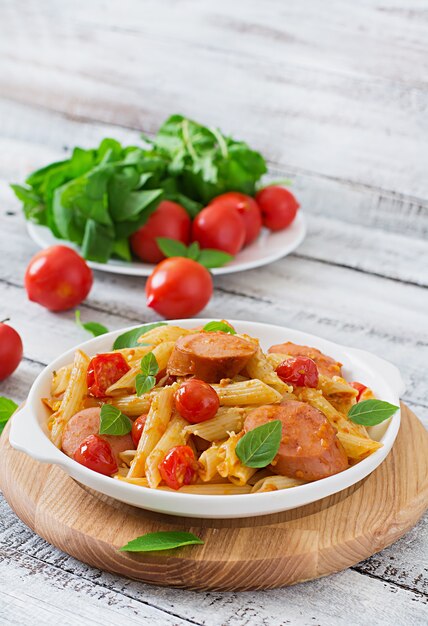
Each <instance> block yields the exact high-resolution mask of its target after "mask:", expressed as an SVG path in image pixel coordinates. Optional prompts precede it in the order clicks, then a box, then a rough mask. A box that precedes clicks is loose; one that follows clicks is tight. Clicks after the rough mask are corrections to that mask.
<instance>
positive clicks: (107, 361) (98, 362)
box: [86, 353, 131, 398]
mask: <svg viewBox="0 0 428 626" xmlns="http://www.w3.org/2000/svg"><path fill="white" fill-rule="evenodd" d="M130 369H131V368H130V367H129V365H128V363H127V362H126V361H125V359H124V357H123V356H122V354H119V353H117V354H97V356H94V358H93V359H91V361H90V363H89V366H88V373H87V375H86V381H87V385H88V393H89V395H91V396H95V398H102V397H103V396H105V394H106V391H107V389H108V388H109V387H110V386H111V385H113V384H114V383H116V382H117V381H118V380H119V378H122V376H123V375H124V374H126V372H127V371H129V370H130Z"/></svg>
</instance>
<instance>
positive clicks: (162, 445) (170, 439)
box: [145, 417, 190, 489]
mask: <svg viewBox="0 0 428 626" xmlns="http://www.w3.org/2000/svg"><path fill="white" fill-rule="evenodd" d="M186 424H187V422H186V420H184V419H183V418H182V417H174V418H173V419H172V420H171V421H170V423H169V424H168V426H167V429H166V430H165V432H164V434H163V435H162V437H161V438H160V439H159V441H158V443H157V444H156V445H155V447H154V448H153V450H152V451H151V452H150V454H149V456H148V457H147V460H146V468H145V469H146V478H147V480H148V483H149V487H152V489H155V488H156V487H157V486H158V485H159V483H160V482H161V481H162V477H161V475H160V472H159V464H160V463H161V462H162V461H163V459H164V458H165V456H166V455H167V454H168V452H169V451H170V450H171V448H174V446H184V445H186V443H187V439H188V438H189V436H190V435H189V433H187V432H186V431H185V426H186Z"/></svg>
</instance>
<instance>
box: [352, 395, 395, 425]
mask: <svg viewBox="0 0 428 626" xmlns="http://www.w3.org/2000/svg"><path fill="white" fill-rule="evenodd" d="M398 409H399V407H398V406H395V405H394V404H390V403H389V402H385V401H384V400H362V401H361V402H357V404H354V405H353V406H352V407H351V408H350V409H349V412H348V417H349V419H350V420H351V422H355V424H362V425H363V426H376V424H380V423H381V422H384V421H385V420H387V419H389V418H390V417H391V416H392V415H394V413H396V412H397V411H398Z"/></svg>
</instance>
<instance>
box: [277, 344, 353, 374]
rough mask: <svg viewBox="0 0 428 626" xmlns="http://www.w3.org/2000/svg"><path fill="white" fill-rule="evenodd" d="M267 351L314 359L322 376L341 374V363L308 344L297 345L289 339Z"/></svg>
mask: <svg viewBox="0 0 428 626" xmlns="http://www.w3.org/2000/svg"><path fill="white" fill-rule="evenodd" d="M268 352H276V353H277V354H288V355H289V356H307V357H309V358H310V359H312V360H313V361H315V363H316V365H317V367H318V371H319V373H320V374H323V376H328V377H329V378H332V377H333V376H341V375H342V363H339V362H338V361H335V360H334V359H332V358H331V356H327V355H326V354H323V353H322V352H321V351H320V350H318V349H317V348H311V347H309V346H299V345H297V344H296V343H292V342H291V341H286V342H285V343H279V344H277V345H276V346H272V347H270V348H269V350H268Z"/></svg>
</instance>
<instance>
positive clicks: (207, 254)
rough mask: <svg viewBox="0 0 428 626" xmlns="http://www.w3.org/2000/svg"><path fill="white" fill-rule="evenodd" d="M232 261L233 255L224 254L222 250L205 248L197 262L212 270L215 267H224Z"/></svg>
mask: <svg viewBox="0 0 428 626" xmlns="http://www.w3.org/2000/svg"><path fill="white" fill-rule="evenodd" d="M232 259H233V256H232V255H231V254H228V253H227V252H223V251H222V250H214V249H212V248H204V249H203V250H201V251H200V253H199V257H198V258H197V259H196V260H197V261H198V263H200V264H201V265H203V266H204V267H206V268H207V269H212V268H214V267H222V266H223V265H226V263H229V261H232Z"/></svg>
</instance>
